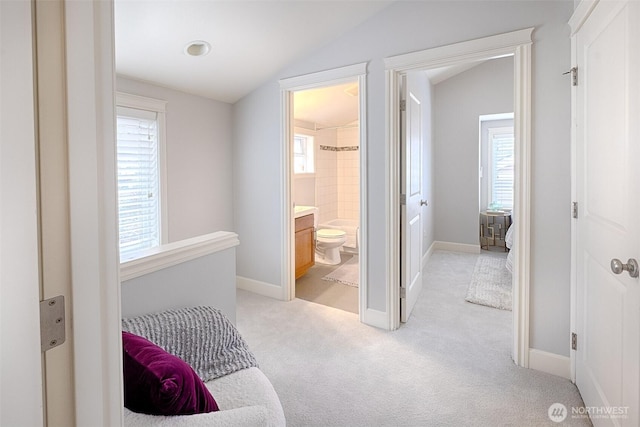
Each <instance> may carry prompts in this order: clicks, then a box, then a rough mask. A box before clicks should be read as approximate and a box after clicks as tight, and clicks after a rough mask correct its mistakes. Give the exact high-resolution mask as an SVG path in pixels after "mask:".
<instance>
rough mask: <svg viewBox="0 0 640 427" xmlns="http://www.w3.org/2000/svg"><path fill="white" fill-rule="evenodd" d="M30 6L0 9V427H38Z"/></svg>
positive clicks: (0, 5) (40, 421) (39, 394)
mask: <svg viewBox="0 0 640 427" xmlns="http://www.w3.org/2000/svg"><path fill="white" fill-rule="evenodd" d="M32 14H33V3H32V2H29V1H2V2H0V48H1V50H2V58H1V60H0V93H2V96H1V97H0V100H1V104H0V122H1V123H2V126H0V205H1V206H2V208H1V209H0V236H2V237H1V238H0V295H1V296H0V336H1V337H2V341H1V342H0V360H2V363H1V364H0V370H1V374H2V375H1V377H2V382H1V384H0V400H1V401H0V425H3V426H12V425H14V426H17V425H25V426H27V425H28V426H42V425H44V418H43V398H42V391H43V380H42V359H41V357H42V356H41V353H40V310H39V301H40V295H39V294H40V292H39V286H40V284H39V270H38V217H37V198H36V194H37V192H36V151H35V150H36V135H35V131H34V123H35V105H34V88H33V84H34V82H33V77H34V58H33V24H32Z"/></svg>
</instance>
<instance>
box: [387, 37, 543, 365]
mask: <svg viewBox="0 0 640 427" xmlns="http://www.w3.org/2000/svg"><path fill="white" fill-rule="evenodd" d="M533 30H534V29H533V28H527V29H523V30H520V31H514V32H511V33H505V34H499V35H496V36H490V37H485V38H482V39H477V40H471V41H466V42H462V43H456V44H454V45H449V46H442V47H437V48H434V49H428V50H425V51H421V52H414V53H409V54H405V55H398V56H394V57H390V58H386V59H385V68H386V92H385V95H386V102H385V104H386V129H387V141H386V144H385V154H386V158H387V159H388V163H387V165H386V170H385V191H386V194H388V195H389V197H388V198H387V200H388V202H387V204H386V206H385V210H386V218H387V223H386V233H385V235H386V238H387V245H388V246H387V247H386V248H385V252H386V260H387V269H386V271H387V273H388V274H387V278H386V279H387V312H388V316H389V319H388V323H389V325H390V329H396V328H398V327H399V325H400V316H399V312H398V306H399V304H398V301H400V287H399V280H398V278H399V277H400V276H399V271H400V250H399V248H400V246H399V230H400V222H399V219H400V218H399V215H400V214H399V206H400V203H399V188H400V185H399V162H398V158H399V149H400V141H399V132H398V129H399V123H400V118H399V108H398V102H399V85H398V83H399V80H400V78H401V76H403V75H404V74H406V72H407V71H411V70H425V69H430V68H438V67H442V66H446V65H456V64H461V63H465V62H471V61H478V60H483V59H493V58H498V57H503V56H510V55H512V56H513V57H514V127H515V132H514V135H515V141H516V146H515V150H516V153H515V154H516V163H515V167H516V170H515V186H516V194H515V201H514V204H515V209H514V214H515V215H517V218H516V221H515V224H516V236H515V241H516V245H517V248H518V251H517V256H516V259H515V263H514V272H515V274H514V277H515V282H514V283H515V284H516V286H514V295H513V297H514V310H513V321H514V327H513V330H514V334H513V335H514V342H513V358H514V360H515V362H516V364H518V365H519V366H523V367H528V363H529V276H530V238H529V237H530V214H531V212H530V209H531V206H530V197H531V194H530V192H531V167H530V162H531V44H532V39H531V36H532V33H533Z"/></svg>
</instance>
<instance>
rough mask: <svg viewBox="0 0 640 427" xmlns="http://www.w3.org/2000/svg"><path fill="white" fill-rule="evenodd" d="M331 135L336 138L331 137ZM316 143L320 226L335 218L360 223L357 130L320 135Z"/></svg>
mask: <svg viewBox="0 0 640 427" xmlns="http://www.w3.org/2000/svg"><path fill="white" fill-rule="evenodd" d="M325 133H326V134H325ZM328 133H331V134H332V135H331V136H332V137H333V138H330V137H328V136H329V135H328ZM318 134H325V135H322V136H323V137H322V138H319V139H320V140H322V141H323V142H326V143H325V144H323V143H318V144H316V146H317V157H316V203H317V206H318V208H319V210H320V217H319V221H320V223H322V222H326V221H330V220H332V219H336V218H340V219H354V220H358V218H359V215H360V160H359V156H360V152H359V147H358V143H359V131H358V128H357V127H354V128H343V129H338V130H324V131H320V132H318Z"/></svg>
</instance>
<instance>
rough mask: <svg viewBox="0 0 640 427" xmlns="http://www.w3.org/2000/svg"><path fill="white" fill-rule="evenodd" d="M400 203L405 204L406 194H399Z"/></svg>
mask: <svg viewBox="0 0 640 427" xmlns="http://www.w3.org/2000/svg"><path fill="white" fill-rule="evenodd" d="M400 204H401V205H406V204H407V195H406V194H401V195H400Z"/></svg>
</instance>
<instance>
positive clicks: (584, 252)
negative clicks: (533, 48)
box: [575, 1, 640, 426]
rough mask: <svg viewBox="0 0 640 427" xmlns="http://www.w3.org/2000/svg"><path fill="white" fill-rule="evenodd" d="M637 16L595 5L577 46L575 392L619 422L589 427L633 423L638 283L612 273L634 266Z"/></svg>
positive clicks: (639, 254) (639, 402)
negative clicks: (615, 264) (616, 267)
mask: <svg viewBox="0 0 640 427" xmlns="http://www.w3.org/2000/svg"><path fill="white" fill-rule="evenodd" d="M639 11H640V3H639V2H636V1H622V2H608V1H601V2H600V3H599V4H598V5H597V6H596V8H595V9H594V11H593V12H592V15H591V16H590V17H589V19H588V20H587V21H586V23H585V24H584V26H583V28H582V29H581V30H579V32H578V33H577V35H576V40H575V43H576V44H575V48H576V50H575V55H576V61H577V67H578V79H579V81H578V86H577V88H576V107H577V111H576V120H577V123H576V125H577V128H576V144H577V146H576V155H577V158H576V163H577V165H576V178H577V180H576V190H577V196H578V203H579V204H578V206H579V217H578V219H577V241H576V244H577V258H576V260H577V265H576V268H577V270H576V277H577V292H576V315H577V316H576V333H577V350H576V353H575V360H576V383H577V385H578V388H579V389H580V393H581V394H582V397H583V399H584V403H585V405H586V406H588V407H596V408H602V409H601V410H604V411H607V410H608V411H615V413H616V414H618V415H619V417H610V416H601V415H598V414H596V415H595V416H593V417H592V421H593V423H594V425H596V426H600V425H603V426H604V425H607V426H608V425H624V426H637V425H639V422H640V419H639V417H638V407H639V406H640V398H639V392H638V389H639V387H640V373H639V369H638V366H639V363H640V362H639V361H640V351H639V348H640V343H639V340H640V293H639V288H640V279H639V278H637V277H635V278H634V277H631V275H630V274H628V272H627V271H623V272H622V274H614V273H613V272H612V267H611V261H612V259H615V258H618V259H620V260H621V261H622V262H623V263H627V260H628V259H630V258H634V259H640V204H639V201H640V196H639V195H640V173H639V171H640V163H639V161H640V131H639V129H640V90H639V88H640V86H639V85H638V76H640V63H639V60H640V48H639V47H638V40H640V31H639V29H640V14H639ZM607 408H612V409H607Z"/></svg>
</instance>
